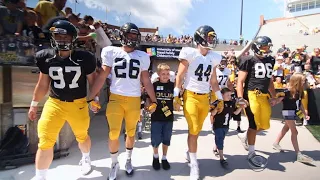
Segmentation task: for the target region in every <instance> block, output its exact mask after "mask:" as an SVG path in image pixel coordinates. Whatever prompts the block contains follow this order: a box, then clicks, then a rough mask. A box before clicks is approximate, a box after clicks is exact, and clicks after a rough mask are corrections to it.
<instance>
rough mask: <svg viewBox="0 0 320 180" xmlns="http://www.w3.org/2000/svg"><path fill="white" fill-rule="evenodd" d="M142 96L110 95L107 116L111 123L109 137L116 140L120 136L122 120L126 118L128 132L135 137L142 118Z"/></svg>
mask: <svg viewBox="0 0 320 180" xmlns="http://www.w3.org/2000/svg"><path fill="white" fill-rule="evenodd" d="M140 101H141V100H140V97H128V96H121V95H117V94H112V93H111V95H110V100H109V103H108V105H107V111H106V116H107V120H108V123H109V128H110V131H109V138H110V139H111V140H116V139H118V138H119V136H120V131H121V126H122V121H123V119H125V123H126V133H127V135H128V136H129V137H133V136H134V135H135V133H136V125H137V123H138V121H139V119H140Z"/></svg>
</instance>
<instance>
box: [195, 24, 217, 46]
mask: <svg viewBox="0 0 320 180" xmlns="http://www.w3.org/2000/svg"><path fill="white" fill-rule="evenodd" d="M194 42H195V43H196V44H197V45H198V44H199V45H200V46H202V47H203V48H208V49H213V48H214V47H215V45H216V43H217V34H216V32H215V31H214V29H213V28H212V27H211V26H207V25H204V26H200V27H199V28H198V29H197V30H196V32H195V33H194Z"/></svg>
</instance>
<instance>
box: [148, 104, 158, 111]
mask: <svg viewBox="0 0 320 180" xmlns="http://www.w3.org/2000/svg"><path fill="white" fill-rule="evenodd" d="M156 109H157V103H155V102H153V103H151V105H150V106H149V107H148V111H150V112H154V111H155V110H156Z"/></svg>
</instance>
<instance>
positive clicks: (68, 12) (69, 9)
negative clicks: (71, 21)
mask: <svg viewBox="0 0 320 180" xmlns="http://www.w3.org/2000/svg"><path fill="white" fill-rule="evenodd" d="M64 12H65V13H66V16H67V15H69V14H72V13H73V12H72V9H71V8H70V7H66V8H64Z"/></svg>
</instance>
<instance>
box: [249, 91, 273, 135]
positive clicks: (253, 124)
mask: <svg viewBox="0 0 320 180" xmlns="http://www.w3.org/2000/svg"><path fill="white" fill-rule="evenodd" d="M269 97H270V96H269V94H263V93H261V92H260V91H258V90H256V91H248V94H246V93H245V95H244V98H245V99H246V100H247V101H248V102H249V106H248V107H247V108H246V109H245V113H246V116H247V117H248V120H249V128H250V129H256V130H260V129H262V130H264V129H269V128H270V117H271V106H270V103H269Z"/></svg>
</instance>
